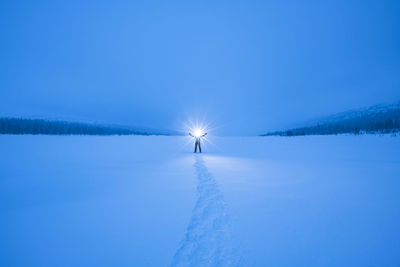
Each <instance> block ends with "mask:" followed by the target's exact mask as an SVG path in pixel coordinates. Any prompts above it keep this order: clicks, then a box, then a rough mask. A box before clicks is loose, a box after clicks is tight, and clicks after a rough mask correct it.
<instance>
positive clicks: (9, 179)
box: [0, 135, 400, 267]
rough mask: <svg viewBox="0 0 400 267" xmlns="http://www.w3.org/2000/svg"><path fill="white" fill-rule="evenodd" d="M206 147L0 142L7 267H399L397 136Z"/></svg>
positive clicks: (2, 244) (177, 142) (70, 139)
mask: <svg viewBox="0 0 400 267" xmlns="http://www.w3.org/2000/svg"><path fill="white" fill-rule="evenodd" d="M209 140H210V143H206V142H205V143H203V144H202V148H203V153H202V154H201V155H196V154H193V140H191V139H189V138H188V139H186V137H183V136H181V137H167V136H40V135H39V136H12V135H1V136H0V148H1V150H0V210H1V220H0V237H1V238H0V266H7V267H8V266H10V267H19V266H21V267H25V266H29V267H45V266H58V267H69V266H76V267H80V266H82V267H92V266H95V267H102V266H118V267H120V266H122V267H124V266H170V265H172V266H224V265H225V266H228V265H236V264H237V265H239V266H279V267H292V266H307V267H308V266H317V267H319V266H328V267H330V266H333V267H336V266H340V267H342V266H343V267H347V266H375V267H398V266H399V265H400V254H399V251H400V231H399V221H400V179H399V173H400V158H399V151H400V138H398V137H390V136H367V135H363V136H354V135H351V136H346V135H342V136H305V137H293V138H282V137H221V138H217V137H215V136H214V137H213V136H210V137H209ZM211 142H212V143H211ZM186 143H187V145H185V144H186Z"/></svg>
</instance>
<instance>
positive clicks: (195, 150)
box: [189, 132, 207, 153]
mask: <svg viewBox="0 0 400 267" xmlns="http://www.w3.org/2000/svg"><path fill="white" fill-rule="evenodd" d="M189 135H190V136H191V137H194V138H195V139H196V141H195V143H194V153H197V147H198V148H199V152H200V153H201V146H200V139H201V138H202V137H204V136H206V135H207V133H204V134H203V133H201V132H195V133H194V134H192V133H189Z"/></svg>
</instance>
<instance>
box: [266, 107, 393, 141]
mask: <svg viewBox="0 0 400 267" xmlns="http://www.w3.org/2000/svg"><path fill="white" fill-rule="evenodd" d="M396 132H400V102H396V103H393V104H390V105H375V106H371V107H368V108H364V109H355V110H350V111H346V112H341V113H338V114H334V115H332V116H328V117H325V118H321V119H319V120H316V121H314V122H311V123H309V125H306V126H303V127H297V128H293V129H288V130H284V131H275V132H269V133H266V134H263V136H267V135H281V136H296V135H327V134H343V133H354V134H361V133H369V134H374V133H396Z"/></svg>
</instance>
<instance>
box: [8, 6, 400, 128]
mask: <svg viewBox="0 0 400 267" xmlns="http://www.w3.org/2000/svg"><path fill="white" fill-rule="evenodd" d="M138 2H139V1H115V0H114V1H99V0H96V1H81V0H79V1H73V0H72V1H55V0H51V1H5V0H3V1H1V4H0V5H1V8H0V90H1V91H0V116H4V115H14V116H28V117H29V116H36V117H37V116H40V117H50V118H68V119H74V120H83V121H98V122H106V123H118V124H127V125H141V126H148V127H153V128H158V127H161V128H169V129H180V128H181V127H182V125H183V124H184V123H185V122H186V121H187V120H196V119H199V118H200V119H203V120H204V121H207V122H212V124H213V126H214V127H215V128H216V129H217V131H216V132H218V133H220V134H232V133H233V134H260V133H263V132H265V131H267V130H271V129H277V128H280V127H285V126H290V125H291V124H292V123H296V122H298V121H305V120H309V119H312V118H315V117H320V116H322V115H327V114H330V113H334V112H339V111H343V110H346V109H350V108H357V107H363V106H368V105H372V104H377V103H382V102H383V103H385V102H394V101H398V100H400V27H399V25H400V1H397V0H394V1H378V0H375V1H366V0H361V1H348V0H346V1H298V0H296V1H248V0H247V1H181V2H175V1H160V2H153V1H141V2H142V3H138Z"/></svg>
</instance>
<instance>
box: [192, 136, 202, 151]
mask: <svg viewBox="0 0 400 267" xmlns="http://www.w3.org/2000/svg"><path fill="white" fill-rule="evenodd" d="M197 147H199V152H200V153H201V146H200V138H199V140H197V139H196V143H194V153H196V152H197Z"/></svg>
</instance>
